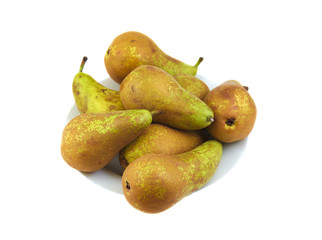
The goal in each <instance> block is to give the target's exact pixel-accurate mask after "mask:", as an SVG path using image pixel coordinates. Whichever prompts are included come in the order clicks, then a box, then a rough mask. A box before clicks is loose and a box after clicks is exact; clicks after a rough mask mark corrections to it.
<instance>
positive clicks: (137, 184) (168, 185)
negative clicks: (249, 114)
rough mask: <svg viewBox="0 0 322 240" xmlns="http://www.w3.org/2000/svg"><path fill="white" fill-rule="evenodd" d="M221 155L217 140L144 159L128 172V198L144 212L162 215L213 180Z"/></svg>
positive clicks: (125, 175)
mask: <svg viewBox="0 0 322 240" xmlns="http://www.w3.org/2000/svg"><path fill="white" fill-rule="evenodd" d="M221 156H222V144H221V143H220V142H218V141H216V140H209V141H206V142H204V143H202V144H201V145H199V146H198V147H196V148H195V149H193V150H191V151H189V152H186V153H182V154H178V155H164V154H150V155H145V156H142V157H140V158H138V159H136V160H135V161H134V162H133V163H131V164H130V165H129V166H128V167H127V168H126V169H125V170H124V173H123V176H122V188H123V193H124V195H125V198H126V200H127V201H128V202H129V203H130V204H131V205H132V206H133V207H134V208H136V209H138V210H140V211H142V212H146V213H159V212H162V211H164V210H166V209H169V208H170V207H171V206H173V205H174V204H175V203H177V202H178V201H180V200H181V199H182V198H184V197H186V196H187V195H189V194H191V193H193V192H194V191H196V190H198V189H200V188H202V187H203V186H204V185H205V184H206V183H207V182H208V181H209V180H210V179H211V178H212V176H213V175H214V174H215V172H216V170H217V167H218V165H219V162H220V160H221Z"/></svg>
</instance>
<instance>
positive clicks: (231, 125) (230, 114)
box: [204, 80, 257, 143]
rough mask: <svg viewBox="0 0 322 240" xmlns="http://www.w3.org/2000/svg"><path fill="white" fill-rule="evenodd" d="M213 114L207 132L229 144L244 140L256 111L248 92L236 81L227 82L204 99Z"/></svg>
mask: <svg viewBox="0 0 322 240" xmlns="http://www.w3.org/2000/svg"><path fill="white" fill-rule="evenodd" d="M204 102H205V103H207V104H208V105H209V106H210V107H211V109H212V110H213V112H214V122H213V123H212V124H211V125H210V126H209V127H208V128H207V130H208V132H209V133H210V134H211V135H212V136H213V137H214V138H215V139H218V140H219V141H221V142H225V143H230V142H236V141H239V140H242V139H244V138H246V137H247V136H248V135H249V134H250V132H251V131H252V129H253V127H254V124H255V120H256V115H257V109H256V105H255V102H254V100H253V98H252V97H251V95H250V94H249V93H248V91H247V90H246V89H245V87H243V86H242V85H241V84H240V83H239V82H238V81H235V80H229V81H226V82H224V83H222V84H221V85H219V86H217V87H216V88H214V89H212V90H211V91H210V92H209V94H208V95H207V96H206V97H205V99H204Z"/></svg>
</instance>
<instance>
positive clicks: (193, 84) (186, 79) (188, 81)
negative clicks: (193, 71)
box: [174, 73, 210, 100]
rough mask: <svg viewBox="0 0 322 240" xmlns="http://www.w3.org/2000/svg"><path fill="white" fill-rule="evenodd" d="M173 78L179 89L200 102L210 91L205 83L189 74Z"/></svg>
mask: <svg viewBox="0 0 322 240" xmlns="http://www.w3.org/2000/svg"><path fill="white" fill-rule="evenodd" d="M174 78H175V79H176V80H177V81H178V83H179V84H180V85H181V87H183V88H184V89H186V90H187V91H188V92H190V93H191V94H192V95H195V96H196V97H197V98H199V99H201V100H203V99H204V98H205V97H206V96H207V94H208V93H209V91H210V90H209V87H208V86H207V84H206V83H205V82H203V81H202V80H201V79H199V78H197V77H195V76H192V75H190V74H186V73H181V74H178V75H175V76H174Z"/></svg>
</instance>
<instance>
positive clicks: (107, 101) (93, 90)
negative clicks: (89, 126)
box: [73, 57, 125, 113]
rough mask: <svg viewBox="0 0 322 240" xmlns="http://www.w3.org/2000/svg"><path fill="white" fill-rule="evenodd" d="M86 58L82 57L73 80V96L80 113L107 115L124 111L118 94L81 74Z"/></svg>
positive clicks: (88, 76)
mask: <svg viewBox="0 0 322 240" xmlns="http://www.w3.org/2000/svg"><path fill="white" fill-rule="evenodd" d="M86 61H87V57H84V58H83V60H82V63H81V66H80V69H79V72H78V73H77V74H76V75H75V77H74V80H73V94H74V99H75V103H76V106H77V109H78V110H79V112H80V113H107V112H111V111H118V110H125V108H124V106H123V104H122V101H121V98H120V93H119V92H118V91H115V90H112V89H109V88H106V87H104V86H103V85H102V84H100V83H98V82H97V81H96V80H95V79H94V78H92V77H91V76H90V75H88V74H86V73H83V68H84V65H85V62H86Z"/></svg>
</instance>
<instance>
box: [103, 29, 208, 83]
mask: <svg viewBox="0 0 322 240" xmlns="http://www.w3.org/2000/svg"><path fill="white" fill-rule="evenodd" d="M202 60H203V58H199V60H198V62H197V63H196V64H195V65H194V66H191V65H188V64H186V63H183V62H181V61H179V60H177V59H175V58H173V57H171V56H169V55H167V54H165V53H164V52H163V51H162V50H161V49H160V48H159V47H158V46H157V45H156V43H155V42H154V41H153V40H152V39H150V38H149V37H148V36H146V35H144V34H142V33H140V32H135V31H129V32H125V33H122V34H120V35H119V36H117V37H116V38H115V39H114V40H113V41H112V43H111V44H110V46H109V47H108V49H107V51H106V54H105V57H104V63H105V67H106V70H107V72H108V74H109V75H110V77H111V78H112V79H113V80H114V81H116V82H117V83H121V82H122V81H123V79H124V78H125V77H126V76H127V75H128V74H129V73H130V72H131V71H132V70H134V69H135V68H136V67H138V66H140V65H153V66H157V67H159V68H161V69H163V70H165V71H167V72H168V73H170V74H171V75H176V74H179V73H187V74H190V75H193V76H194V75H195V74H196V73H197V69H198V66H199V64H200V63H201V62H202Z"/></svg>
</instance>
